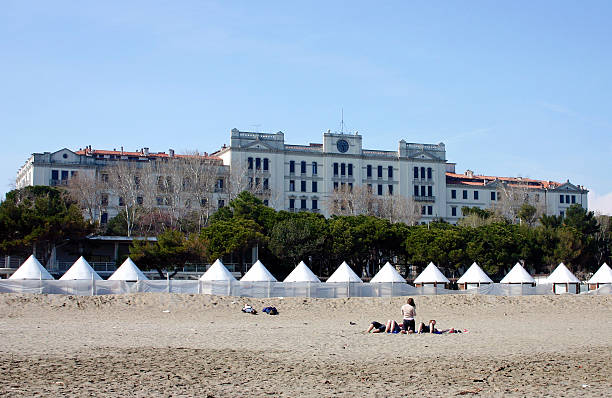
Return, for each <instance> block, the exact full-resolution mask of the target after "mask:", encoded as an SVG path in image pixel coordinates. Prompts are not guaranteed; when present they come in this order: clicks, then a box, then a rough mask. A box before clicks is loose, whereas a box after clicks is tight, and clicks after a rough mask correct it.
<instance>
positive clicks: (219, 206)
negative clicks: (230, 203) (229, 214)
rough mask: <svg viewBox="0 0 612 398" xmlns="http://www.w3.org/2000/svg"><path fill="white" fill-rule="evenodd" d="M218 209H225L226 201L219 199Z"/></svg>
mask: <svg viewBox="0 0 612 398" xmlns="http://www.w3.org/2000/svg"><path fill="white" fill-rule="evenodd" d="M217 207H218V208H222V207H225V200H223V199H219V201H217Z"/></svg>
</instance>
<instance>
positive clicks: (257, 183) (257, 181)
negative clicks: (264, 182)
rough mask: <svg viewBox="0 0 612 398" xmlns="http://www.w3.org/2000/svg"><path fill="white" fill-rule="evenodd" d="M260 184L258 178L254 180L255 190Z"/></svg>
mask: <svg viewBox="0 0 612 398" xmlns="http://www.w3.org/2000/svg"><path fill="white" fill-rule="evenodd" d="M260 182H261V179H260V178H259V177H257V178H255V189H259V188H260V187H261V185H259V183H260Z"/></svg>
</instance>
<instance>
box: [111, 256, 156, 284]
mask: <svg viewBox="0 0 612 398" xmlns="http://www.w3.org/2000/svg"><path fill="white" fill-rule="evenodd" d="M108 280H109V281H146V280H149V278H147V276H146V275H145V274H143V273H142V271H141V270H140V269H138V267H137V266H136V264H134V262H133V261H132V259H131V258H129V257H128V258H126V259H125V261H124V262H123V264H121V266H120V267H119V268H117V270H116V271H115V272H113V274H112V275H111V276H110V277H109V278H108Z"/></svg>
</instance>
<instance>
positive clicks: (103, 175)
mask: <svg viewBox="0 0 612 398" xmlns="http://www.w3.org/2000/svg"><path fill="white" fill-rule="evenodd" d="M102 182H108V174H102Z"/></svg>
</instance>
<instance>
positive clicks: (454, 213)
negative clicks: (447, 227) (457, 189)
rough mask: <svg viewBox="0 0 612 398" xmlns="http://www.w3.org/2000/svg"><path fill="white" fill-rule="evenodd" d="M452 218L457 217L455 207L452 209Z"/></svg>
mask: <svg viewBox="0 0 612 398" xmlns="http://www.w3.org/2000/svg"><path fill="white" fill-rule="evenodd" d="M451 216H453V217H457V208H456V207H454V206H453V207H451Z"/></svg>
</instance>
